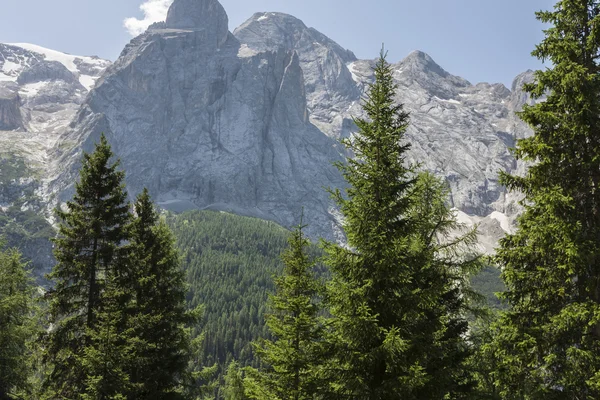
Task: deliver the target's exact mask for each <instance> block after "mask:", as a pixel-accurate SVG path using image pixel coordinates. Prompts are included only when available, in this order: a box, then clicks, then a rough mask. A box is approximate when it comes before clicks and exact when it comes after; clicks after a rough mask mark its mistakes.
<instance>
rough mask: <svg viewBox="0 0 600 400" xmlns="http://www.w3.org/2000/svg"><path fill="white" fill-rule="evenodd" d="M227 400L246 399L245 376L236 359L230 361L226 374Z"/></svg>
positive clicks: (225, 389)
mask: <svg viewBox="0 0 600 400" xmlns="http://www.w3.org/2000/svg"><path fill="white" fill-rule="evenodd" d="M223 398H224V399H225V400H246V399H247V397H246V394H245V389H244V377H243V373H242V370H241V369H240V366H239V364H238V363H237V362H236V361H232V362H231V363H229V367H227V374H226V375H225V387H224V389H223Z"/></svg>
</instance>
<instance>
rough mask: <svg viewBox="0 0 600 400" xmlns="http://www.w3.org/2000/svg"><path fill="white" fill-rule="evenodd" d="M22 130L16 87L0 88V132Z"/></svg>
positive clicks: (19, 102)
mask: <svg viewBox="0 0 600 400" xmlns="http://www.w3.org/2000/svg"><path fill="white" fill-rule="evenodd" d="M17 129H23V119H22V116H21V99H20V98H19V91H18V88H17V86H16V85H14V84H13V85H4V86H0V130H4V131H12V130H17Z"/></svg>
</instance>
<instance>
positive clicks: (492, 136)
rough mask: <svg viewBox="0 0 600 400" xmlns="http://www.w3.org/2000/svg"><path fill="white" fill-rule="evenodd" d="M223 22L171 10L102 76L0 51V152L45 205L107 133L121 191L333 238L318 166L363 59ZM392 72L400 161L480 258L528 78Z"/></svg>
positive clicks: (354, 90) (338, 127) (86, 66)
mask: <svg viewBox="0 0 600 400" xmlns="http://www.w3.org/2000/svg"><path fill="white" fill-rule="evenodd" d="M227 25H228V19H227V14H226V12H225V10H224V9H223V7H222V6H221V5H220V4H219V3H218V1H216V0H176V1H175V2H174V3H173V5H172V6H171V9H170V10H169V14H168V17H167V20H166V22H164V23H158V24H154V25H153V26H151V27H150V29H149V30H148V31H147V32H146V33H145V34H143V35H141V36H139V37H137V38H135V39H133V40H132V41H131V43H130V44H129V45H127V47H126V48H125V49H124V50H123V52H122V54H121V56H120V57H119V59H118V60H117V61H116V62H115V63H114V64H112V65H110V66H109V63H108V62H107V61H103V60H99V59H94V58H88V57H74V56H67V55H64V54H63V55H61V54H62V53H57V52H52V51H49V50H45V49H44V50H43V51H41V50H40V51H37V52H36V51H35V48H33V46H30V45H27V46H25V45H20V46H11V45H0V130H4V131H6V132H2V134H1V135H0V138H1V139H0V146H2V147H1V148H2V149H3V151H8V150H7V149H9V148H10V149H14V151H16V152H17V153H18V154H19V156H20V157H24V158H25V159H26V160H27V161H28V162H29V163H31V164H32V165H35V168H37V170H39V171H41V173H40V175H43V176H44V178H43V179H41V180H40V190H39V194H40V196H42V198H44V199H45V201H46V202H47V203H48V204H55V203H56V202H57V201H58V200H64V199H67V198H68V197H69V196H70V195H71V194H72V185H73V182H74V179H75V178H76V171H77V167H78V164H79V163H78V161H79V158H80V155H81V150H86V151H89V150H91V149H92V146H93V143H94V142H95V141H96V140H97V139H98V136H99V134H100V133H101V132H105V133H106V134H107V136H108V138H109V141H110V142H111V144H112V145H113V146H114V150H115V151H116V153H117V154H118V155H119V156H120V157H121V158H122V160H123V167H124V168H125V169H126V171H127V177H128V178H127V180H128V185H129V188H130V190H131V192H132V193H137V192H138V191H140V190H141V189H142V188H143V187H148V188H149V189H150V191H151V193H152V195H153V196H154V197H155V199H157V200H158V201H159V203H160V204H161V205H162V206H164V207H165V208H169V209H174V210H184V209H193V208H212V209H219V210H229V211H233V212H235V213H239V214H244V215H251V216H257V217H261V218H266V219H270V220H274V221H276V222H278V223H280V224H282V225H284V226H292V225H295V224H297V223H298V222H299V216H300V213H301V210H302V207H304V214H305V221H306V222H308V224H309V233H310V234H311V235H312V236H313V237H317V236H324V237H327V238H341V235H340V232H339V221H338V217H337V212H336V210H335V207H334V206H333V204H332V203H331V201H330V199H329V195H328V194H327V193H326V191H325V190H324V188H325V187H333V188H335V187H342V186H343V184H344V183H343V179H342V178H341V176H340V174H339V172H338V171H337V170H336V169H335V168H334V167H332V165H331V163H332V162H334V161H340V160H343V159H344V157H346V156H351V155H348V154H345V152H344V149H343V148H342V147H341V146H340V145H339V143H338V139H339V138H340V137H348V136H350V135H352V132H353V131H354V129H355V126H354V123H353V122H352V117H356V116H361V96H363V94H364V93H365V90H366V89H367V88H368V84H369V83H370V82H372V79H373V76H372V73H371V66H372V62H371V61H369V60H358V59H357V58H356V57H355V56H354V54H353V53H352V52H351V51H349V50H346V49H343V48H342V47H340V46H339V45H338V44H337V43H335V42H334V41H333V40H331V39H330V38H327V37H326V36H324V35H323V34H321V33H320V32H318V31H317V30H315V29H313V28H308V27H306V26H305V25H304V23H302V21H300V20H298V19H296V18H294V17H292V16H289V15H286V14H280V13H258V14H255V15H253V16H252V17H251V18H250V19H249V20H248V21H246V22H245V23H244V24H242V25H241V26H240V27H238V28H237V29H235V30H234V32H233V33H231V32H229V31H228V29H227ZM38 50H39V49H38ZM377 50H378V49H373V51H374V55H376V52H377ZM3 60H4V61H3ZM105 69H106V70H105ZM394 69H395V71H396V72H395V78H396V82H397V83H398V86H399V89H398V101H399V102H402V103H404V104H405V107H406V108H407V110H408V111H409V112H410V114H411V121H412V124H411V127H410V129H409V133H408V138H409V140H410V141H411V143H412V145H413V148H412V151H411V155H412V158H413V159H414V160H415V161H418V162H420V163H421V164H422V165H423V168H426V169H428V170H431V171H433V172H435V173H436V174H437V175H439V176H442V177H444V178H445V179H446V181H447V182H448V184H449V186H450V188H451V199H450V200H451V202H452V204H453V206H454V207H456V208H457V209H458V210H460V211H459V218H460V219H461V220H463V221H464V222H466V223H469V224H472V223H475V222H481V224H482V225H481V227H482V233H483V236H484V237H483V238H482V243H483V246H484V247H485V248H486V249H490V248H491V247H492V246H493V244H494V243H495V241H496V240H497V238H499V237H500V236H502V235H503V234H504V233H505V232H506V231H509V230H510V229H511V223H512V221H513V219H514V217H515V215H516V213H517V207H516V206H515V199H514V198H513V196H507V195H506V194H505V192H504V189H503V188H502V187H500V186H499V184H498V172H499V171H508V172H515V171H518V170H522V169H523V168H524V167H523V166H522V165H519V164H518V163H517V162H516V161H515V160H514V158H513V157H512V155H511V154H510V152H509V150H508V149H509V148H510V147H512V146H514V143H515V140H516V139H517V138H520V137H524V136H526V135H528V134H530V132H529V130H528V129H527V128H526V127H525V126H524V125H523V124H522V123H521V122H520V121H519V120H518V119H517V118H516V117H515V115H514V112H515V111H516V110H518V109H519V108H520V107H521V106H522V104H523V103H524V102H526V101H528V98H527V96H526V95H524V94H523V92H522V91H521V90H520V87H521V86H522V83H523V82H525V81H527V80H530V79H531V73H525V74H523V75H521V76H519V77H517V78H516V80H515V84H514V85H513V88H512V90H509V89H508V88H506V87H504V86H503V85H501V84H487V83H480V84H477V85H473V84H471V83H469V82H467V81H466V80H464V79H462V78H460V77H457V76H453V75H451V74H449V73H448V72H446V71H444V70H443V68H442V67H440V66H439V65H437V64H436V63H435V62H434V61H433V60H432V59H431V58H430V57H429V56H428V55H427V54H424V53H421V52H413V53H411V54H410V55H409V56H408V57H407V58H406V59H404V60H402V61H401V62H400V63H398V64H394ZM101 75H102V77H101V78H100V79H98V77H99V76H101ZM94 85H95V86H94ZM92 87H93V89H91V91H90V92H89V93H88V90H89V89H90V88H92ZM32 149H35V151H33V150H32ZM11 151H13V150H11Z"/></svg>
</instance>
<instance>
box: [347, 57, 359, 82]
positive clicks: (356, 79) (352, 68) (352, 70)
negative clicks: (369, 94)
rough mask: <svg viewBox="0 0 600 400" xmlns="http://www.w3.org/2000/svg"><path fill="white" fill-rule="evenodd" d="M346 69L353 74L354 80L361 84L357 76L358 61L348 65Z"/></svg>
mask: <svg viewBox="0 0 600 400" xmlns="http://www.w3.org/2000/svg"><path fill="white" fill-rule="evenodd" d="M346 67H347V68H348V71H350V73H351V74H352V80H353V81H354V82H356V83H360V78H359V77H358V75H357V74H356V61H353V62H351V63H349V64H347V65H346Z"/></svg>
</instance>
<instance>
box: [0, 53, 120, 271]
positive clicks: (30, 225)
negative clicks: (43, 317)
mask: <svg viewBox="0 0 600 400" xmlns="http://www.w3.org/2000/svg"><path fill="white" fill-rule="evenodd" d="M109 65H110V62H109V61H106V60H101V59H99V58H97V57H80V56H73V55H69V54H65V53H61V52H58V51H54V50H50V49H46V48H43V47H40V46H36V45H32V44H1V43H0V233H1V234H2V235H3V236H5V237H6V239H7V240H8V243H9V244H10V245H17V246H19V247H20V249H21V251H22V252H23V253H24V255H25V256H26V257H27V258H28V259H29V260H32V261H33V263H34V265H35V266H36V267H37V268H38V270H40V271H41V272H44V271H48V269H49V268H50V267H51V266H52V264H53V262H54V261H53V258H52V252H51V250H52V245H51V243H50V242H49V240H48V238H49V237H51V236H52V235H53V232H52V229H51V226H50V225H49V224H48V222H47V221H46V220H45V218H44V217H42V216H43V215H46V216H47V217H51V215H52V213H51V212H50V207H49V205H50V204H51V203H52V202H51V199H50V198H48V197H47V195H46V193H47V190H44V185H46V184H47V182H48V178H49V174H50V173H51V171H52V170H53V167H52V166H51V163H50V158H49V154H50V150H51V149H53V148H54V146H55V144H56V141H57V140H58V139H59V137H60V135H61V134H62V133H64V131H65V129H66V128H67V126H68V125H69V123H70V122H71V120H72V119H73V117H74V116H75V114H76V113H77V110H78V109H79V107H80V106H81V104H83V103H84V100H85V97H86V96H87V94H88V93H89V90H90V89H91V88H92V87H93V86H94V84H95V81H96V80H97V79H98V78H99V77H100V75H102V73H103V72H104V70H105V69H106V68H107V67H108V66H109Z"/></svg>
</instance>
